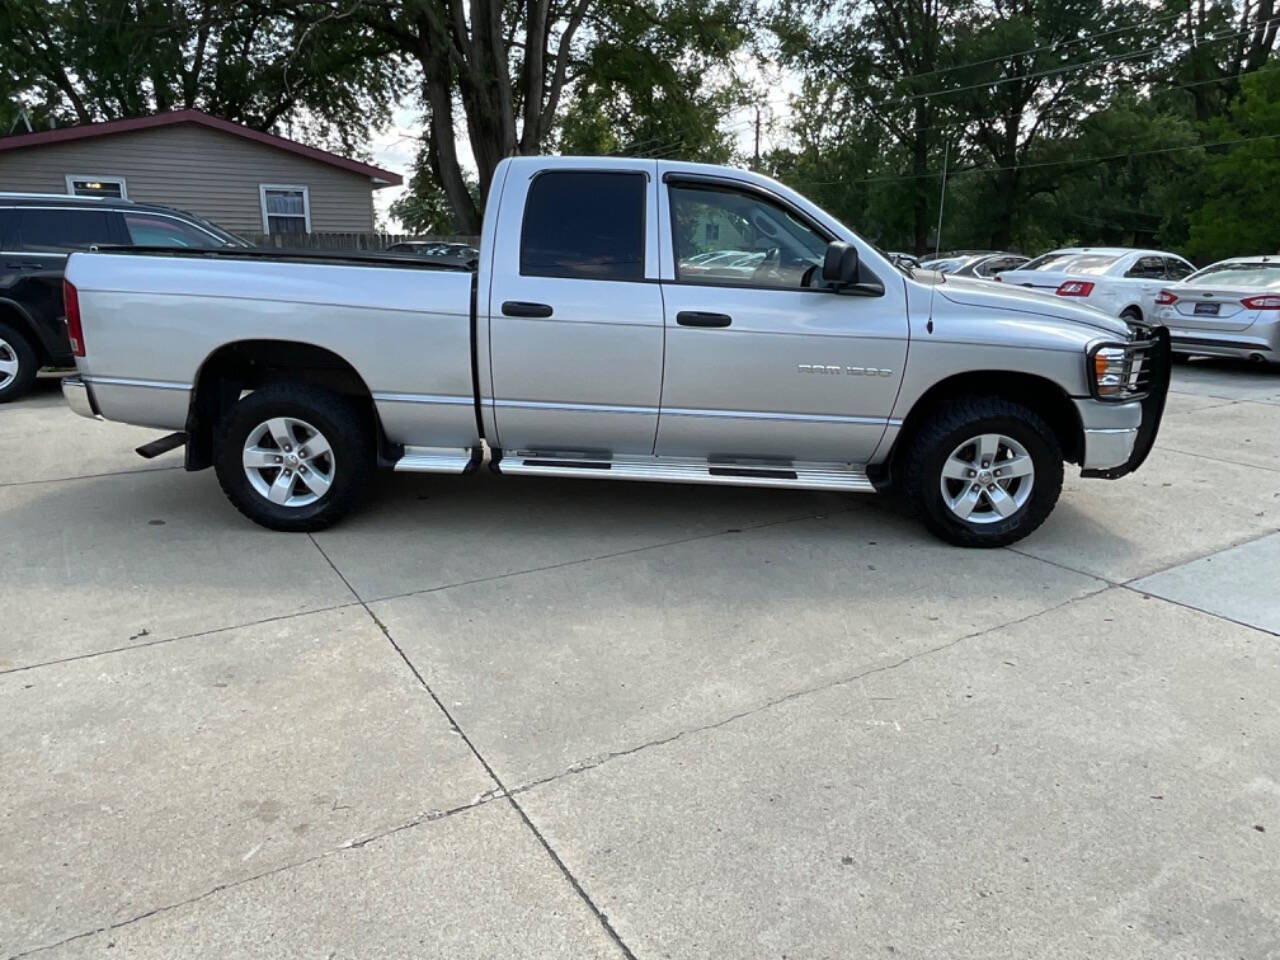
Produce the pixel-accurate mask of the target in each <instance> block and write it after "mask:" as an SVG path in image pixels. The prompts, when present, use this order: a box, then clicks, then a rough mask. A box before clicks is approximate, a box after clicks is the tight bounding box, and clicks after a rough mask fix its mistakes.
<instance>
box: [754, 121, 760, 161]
mask: <svg viewBox="0 0 1280 960" xmlns="http://www.w3.org/2000/svg"><path fill="white" fill-rule="evenodd" d="M754 169H756V170H759V169H760V108H759V107H756V159H755V166H754Z"/></svg>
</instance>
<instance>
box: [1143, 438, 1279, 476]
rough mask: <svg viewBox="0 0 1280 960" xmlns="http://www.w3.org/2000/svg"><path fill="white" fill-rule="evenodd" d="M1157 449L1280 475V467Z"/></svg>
mask: <svg viewBox="0 0 1280 960" xmlns="http://www.w3.org/2000/svg"><path fill="white" fill-rule="evenodd" d="M1156 449H1158V450H1166V451H1168V452H1169V453H1178V454H1181V455H1182V456H1184V457H1198V458H1199V459H1201V460H1212V461H1213V462H1214V463H1225V464H1227V465H1228V466H1231V467H1245V468H1247V469H1250V470H1266V471H1268V472H1270V473H1280V467H1265V466H1263V465H1262V464H1260V463H1243V462H1242V461H1240V460H1228V459H1227V458H1226V457H1213V456H1210V455H1209V454H1207V453H1195V452H1194V451H1191V450H1179V449H1178V448H1177V447H1170V446H1166V445H1165V444H1163V443H1157V444H1156Z"/></svg>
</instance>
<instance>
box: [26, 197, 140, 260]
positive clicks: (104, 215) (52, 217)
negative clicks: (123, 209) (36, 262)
mask: <svg viewBox="0 0 1280 960" xmlns="http://www.w3.org/2000/svg"><path fill="white" fill-rule="evenodd" d="M18 216H19V224H18V230H19V233H20V234H21V236H22V245H23V246H24V247H26V248H27V249H29V250H58V249H63V250H66V249H73V250H74V249H84V248H85V247H88V246H89V245H90V244H94V243H115V242H118V241H117V238H116V233H115V231H114V230H113V229H112V228H113V226H114V224H113V223H112V219H111V218H112V214H111V212H110V211H107V210H59V209H56V208H54V207H49V208H47V209H36V208H34V207H29V208H27V209H25V210H22V211H20V212H19V215H18Z"/></svg>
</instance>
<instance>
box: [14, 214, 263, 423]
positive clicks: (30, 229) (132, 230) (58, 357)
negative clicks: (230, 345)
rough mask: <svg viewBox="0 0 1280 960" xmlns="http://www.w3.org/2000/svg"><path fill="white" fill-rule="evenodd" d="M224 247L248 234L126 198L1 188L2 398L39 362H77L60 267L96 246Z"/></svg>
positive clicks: (19, 388)
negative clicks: (65, 312)
mask: <svg viewBox="0 0 1280 960" xmlns="http://www.w3.org/2000/svg"><path fill="white" fill-rule="evenodd" d="M93 245H99V246H108V245H110V246H121V245H132V246H148V247H224V246H244V245H245V243H244V241H243V240H241V239H239V238H238V237H236V236H234V235H233V234H230V233H227V231H225V230H223V229H222V228H221V227H218V226H215V225H214V224H212V223H209V222H208V221H207V220H202V219H201V218H199V217H196V216H193V215H192V214H189V213H182V212H181V211H178V210H172V209H170V208H168V207H160V206H153V205H151V204H145V203H132V202H130V201H128V200H115V199H98V198H89V197H63V196H56V195H47V194H17V193H0V403H4V402H5V401H6V400H14V399H16V398H18V397H20V396H22V394H24V393H26V392H27V390H29V389H30V387H31V384H32V382H33V381H34V380H35V378H36V372H37V371H38V370H39V369H40V368H41V367H69V366H73V365H74V360H73V359H72V353H71V344H70V342H69V341H68V340H67V327H66V321H65V320H64V318H63V310H62V271H63V268H64V267H65V266H66V262H67V256H68V255H69V254H70V253H71V251H73V250H84V249H87V248H88V247H90V246H93Z"/></svg>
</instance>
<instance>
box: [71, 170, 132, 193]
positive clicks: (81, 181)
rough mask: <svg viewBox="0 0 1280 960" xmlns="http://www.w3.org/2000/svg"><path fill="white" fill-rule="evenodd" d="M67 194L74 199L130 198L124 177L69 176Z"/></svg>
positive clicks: (76, 174)
mask: <svg viewBox="0 0 1280 960" xmlns="http://www.w3.org/2000/svg"><path fill="white" fill-rule="evenodd" d="M67 193H68V194H70V195H71V196H73V197H112V198H114V199H116V200H127V199H128V198H129V194H128V192H127V191H126V190H125V188H124V177H94V176H88V175H82V174H79V173H68V174H67Z"/></svg>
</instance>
